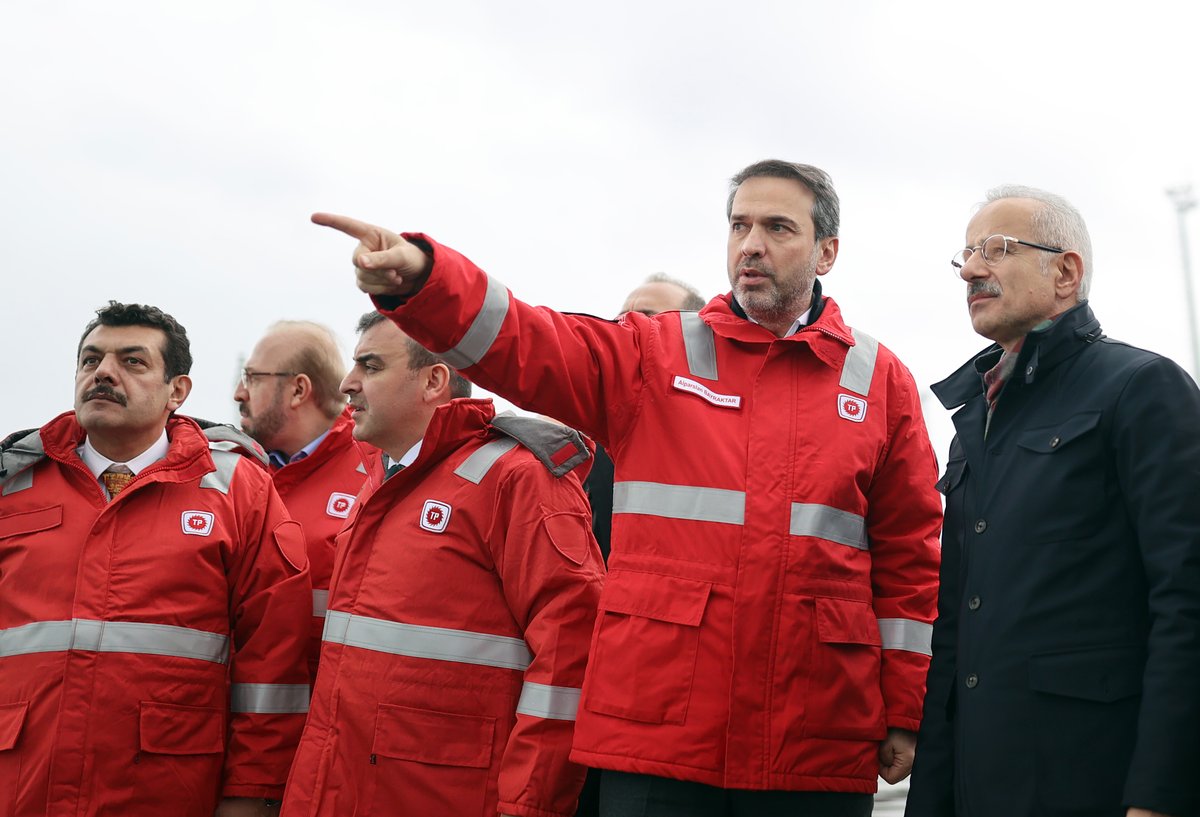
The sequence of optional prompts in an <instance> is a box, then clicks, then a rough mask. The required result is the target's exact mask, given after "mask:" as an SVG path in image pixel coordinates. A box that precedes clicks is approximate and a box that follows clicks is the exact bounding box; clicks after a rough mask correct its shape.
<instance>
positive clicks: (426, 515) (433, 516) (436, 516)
mask: <svg viewBox="0 0 1200 817" xmlns="http://www.w3.org/2000/svg"><path fill="white" fill-rule="evenodd" d="M450 510H451V509H450V506H449V505H447V504H446V503H445V502H438V501H437V500H436V499H427V500H425V507H424V508H423V509H422V510H421V527H423V528H424V529H425V530H431V531H433V532H434V533H441V532H442V531H444V530H445V529H446V524H447V523H448V522H449V521H450Z"/></svg>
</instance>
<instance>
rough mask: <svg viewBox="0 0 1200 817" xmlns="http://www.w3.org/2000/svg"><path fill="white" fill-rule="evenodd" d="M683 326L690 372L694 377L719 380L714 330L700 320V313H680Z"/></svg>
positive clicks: (684, 346) (684, 344)
mask: <svg viewBox="0 0 1200 817" xmlns="http://www.w3.org/2000/svg"><path fill="white" fill-rule="evenodd" d="M679 323H680V324H681V325H682V326H683V349H684V351H685V352H687V362H688V371H689V372H691V373H692V376H693V377H703V378H704V379H705V380H716V379H717V344H716V341H715V340H713V330H712V327H711V326H709V325H708V324H707V323H705V322H704V321H702V320H700V313H699V312H680V313H679Z"/></svg>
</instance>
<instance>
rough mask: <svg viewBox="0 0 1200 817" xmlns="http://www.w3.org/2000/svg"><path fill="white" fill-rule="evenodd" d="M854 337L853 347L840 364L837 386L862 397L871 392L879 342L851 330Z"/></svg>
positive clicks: (865, 334)
mask: <svg viewBox="0 0 1200 817" xmlns="http://www.w3.org/2000/svg"><path fill="white" fill-rule="evenodd" d="M850 333H851V334H852V335H854V345H853V346H851V347H850V351H849V352H847V353H846V362H845V363H843V364H842V379H841V380H840V381H838V385H839V386H841V387H842V388H843V389H848V390H850V391H852V392H854V393H855V394H861V395H862V396H863V397H866V396H867V393H868V392H870V391H871V381H872V380H873V379H874V378H875V358H877V357H878V356H879V341H877V340H875V338H873V337H871V336H870V335H868V334H867V333H866V332H860V331H859V330H857V329H851V330H850Z"/></svg>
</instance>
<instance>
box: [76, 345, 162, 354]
mask: <svg viewBox="0 0 1200 817" xmlns="http://www.w3.org/2000/svg"><path fill="white" fill-rule="evenodd" d="M149 351H150V350H149V349H147V348H146V347H145V346H122V347H121V348H120V349H117V350H116V352H117V354H119V355H129V354H135V353H141V354H146V353H147V352H149ZM84 352H95V353H97V354H101V355H102V354H104V350H103V349H101V348H100V347H99V346H92V345H91V344H90V343H89V344H88V345H87V346H84V347H83V348H82V349H80V350H79V354H81V355H82V354H83V353H84Z"/></svg>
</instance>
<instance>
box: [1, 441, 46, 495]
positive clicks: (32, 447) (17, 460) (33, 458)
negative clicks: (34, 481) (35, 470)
mask: <svg viewBox="0 0 1200 817" xmlns="http://www.w3.org/2000/svg"><path fill="white" fill-rule="evenodd" d="M45 456H46V449H45V447H44V446H43V445H42V435H41V433H40V432H39V430H38V429H36V428H27V429H25V430H24V431H16V432H14V433H12V434H9V435H8V436H7V437H5V438H4V440H3V441H0V485H5V484H7V483H8V481H9V480H11V479H12V478H13V477H15V476H16V475H17V474H19V473H21V472H22V471H25V470H27V469H29V468H30V467H32V466H34V465H36V464H37V463H38V462H39V461H41V460H42V459H43V458H44V457H45Z"/></svg>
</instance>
